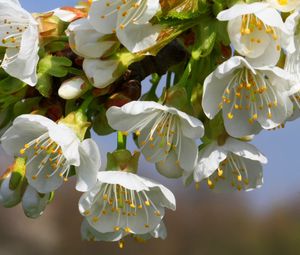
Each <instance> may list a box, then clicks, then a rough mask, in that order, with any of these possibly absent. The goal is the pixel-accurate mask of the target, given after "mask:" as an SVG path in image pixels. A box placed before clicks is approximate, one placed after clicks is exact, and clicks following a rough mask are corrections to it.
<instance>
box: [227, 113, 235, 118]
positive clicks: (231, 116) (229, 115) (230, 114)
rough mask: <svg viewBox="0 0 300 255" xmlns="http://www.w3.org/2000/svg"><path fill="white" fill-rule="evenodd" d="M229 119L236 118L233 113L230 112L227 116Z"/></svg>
mask: <svg viewBox="0 0 300 255" xmlns="http://www.w3.org/2000/svg"><path fill="white" fill-rule="evenodd" d="M227 117H228V119H230V120H232V119H233V117H234V116H233V114H232V112H229V113H228V114H227Z"/></svg>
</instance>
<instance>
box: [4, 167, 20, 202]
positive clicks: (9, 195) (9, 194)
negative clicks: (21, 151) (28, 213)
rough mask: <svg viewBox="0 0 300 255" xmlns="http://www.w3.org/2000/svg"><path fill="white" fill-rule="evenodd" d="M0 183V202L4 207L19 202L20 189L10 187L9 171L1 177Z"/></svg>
mask: <svg viewBox="0 0 300 255" xmlns="http://www.w3.org/2000/svg"><path fill="white" fill-rule="evenodd" d="M2 178H3V180H1V183H0V204H1V205H3V206H4V207H13V206H15V205H17V204H18V203H20V201H21V199H22V194H21V189H20V188H17V189H12V188H11V187H10V179H11V173H8V174H7V175H5V176H4V177H2Z"/></svg>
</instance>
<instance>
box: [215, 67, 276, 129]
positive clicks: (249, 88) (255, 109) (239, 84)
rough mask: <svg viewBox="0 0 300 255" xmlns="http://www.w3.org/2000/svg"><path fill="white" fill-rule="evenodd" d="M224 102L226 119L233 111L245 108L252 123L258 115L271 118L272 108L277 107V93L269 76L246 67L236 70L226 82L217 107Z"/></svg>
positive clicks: (221, 105) (230, 117) (231, 117)
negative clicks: (226, 111)
mask: <svg viewBox="0 0 300 255" xmlns="http://www.w3.org/2000/svg"><path fill="white" fill-rule="evenodd" d="M224 104H225V105H227V106H229V107H226V108H227V109H229V111H228V113H227V117H228V119H230V120H231V119H233V118H234V116H235V113H237V114H238V112H239V111H241V110H246V111H248V113H249V119H248V121H249V123H250V124H253V123H254V121H256V120H257V119H258V118H259V116H262V117H265V118H268V119H271V118H272V109H273V108H275V107H277V105H278V100H277V93H276V91H275V90H274V88H273V86H272V84H271V82H270V81H269V77H268V76H267V75H265V74H263V73H261V72H260V71H257V73H256V74H253V73H252V72H251V71H250V70H248V69H247V68H243V69H240V70H239V71H237V72H236V73H235V74H234V76H233V78H232V79H231V81H230V82H229V83H228V85H227V87H226V89H225V91H224V93H223V96H222V101H221V102H220V104H219V108H220V109H222V108H223V107H224Z"/></svg>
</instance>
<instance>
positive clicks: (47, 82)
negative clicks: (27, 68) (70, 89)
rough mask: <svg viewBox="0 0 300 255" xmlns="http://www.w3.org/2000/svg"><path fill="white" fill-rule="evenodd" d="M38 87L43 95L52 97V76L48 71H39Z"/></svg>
mask: <svg viewBox="0 0 300 255" xmlns="http://www.w3.org/2000/svg"><path fill="white" fill-rule="evenodd" d="M36 89H37V90H38V91H39V92H40V94H41V95H42V96H43V97H47V98H49V97H51V94H52V77H51V76H50V75H48V74H47V73H43V74H42V73H38V82H37V84H36Z"/></svg>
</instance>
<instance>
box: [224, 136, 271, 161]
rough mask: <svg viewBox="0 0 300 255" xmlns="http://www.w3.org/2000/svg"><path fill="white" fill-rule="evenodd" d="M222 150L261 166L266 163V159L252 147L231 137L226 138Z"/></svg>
mask: <svg viewBox="0 0 300 255" xmlns="http://www.w3.org/2000/svg"><path fill="white" fill-rule="evenodd" d="M224 149H226V150H227V151H229V152H232V153H234V154H236V155H238V156H240V157H243V158H247V159H251V160H255V161H259V162H260V163H262V164H266V163H267V162H268V160H267V158H266V157H265V156H264V155H263V154H261V153H260V151H259V150H258V149H257V148H256V147H255V146H254V145H252V144H250V143H247V142H242V141H239V140H237V139H234V138H231V137H229V138H227V140H226V143H225V145H224Z"/></svg>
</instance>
